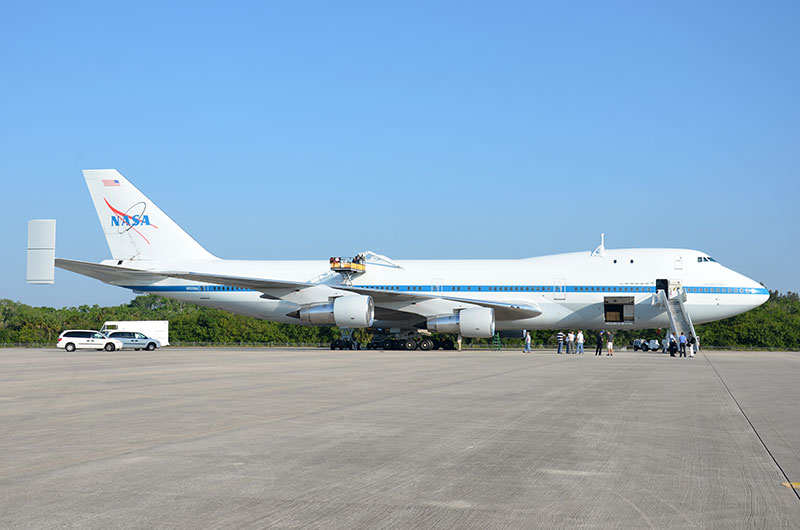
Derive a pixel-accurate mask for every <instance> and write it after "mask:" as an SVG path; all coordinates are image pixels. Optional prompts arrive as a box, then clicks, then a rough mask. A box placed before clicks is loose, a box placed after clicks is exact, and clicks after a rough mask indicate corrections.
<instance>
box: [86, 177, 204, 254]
mask: <svg viewBox="0 0 800 530" xmlns="http://www.w3.org/2000/svg"><path fill="white" fill-rule="evenodd" d="M83 176H84V177H85V178H86V185H87V186H88V187H89V193H90V194H91V196H92V201H93V202H94V207H95V209H96V210H97V217H98V218H99V219H100V226H102V227H103V233H104V234H105V235H106V241H108V248H109V249H110V250H111V256H112V257H113V258H114V259H117V260H166V259H170V260H179V259H214V255H212V254H211V253H210V252H208V251H207V250H206V249H204V248H203V247H202V246H200V244H199V243H198V242H197V241H195V240H194V239H192V237H191V236H190V235H189V234H187V233H186V232H184V230H183V229H182V228H181V227H180V226H178V225H177V224H176V223H175V221H173V220H172V219H170V218H169V217H167V215H166V214H165V213H164V212H162V211H161V209H160V208H159V207H158V206H156V205H155V204H154V203H153V202H152V201H151V200H150V199H148V198H147V197H145V195H144V194H143V193H142V192H140V191H139V190H138V189H136V187H135V186H134V185H133V184H131V183H130V182H129V181H128V179H126V178H125V177H123V176H122V175H121V174H120V173H119V171H117V170H115V169H85V170H84V171H83Z"/></svg>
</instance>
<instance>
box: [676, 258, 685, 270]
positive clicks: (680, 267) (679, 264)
mask: <svg viewBox="0 0 800 530" xmlns="http://www.w3.org/2000/svg"><path fill="white" fill-rule="evenodd" d="M675 270H676V271H682V270H683V256H675Z"/></svg>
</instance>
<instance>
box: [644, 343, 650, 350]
mask: <svg viewBox="0 0 800 530" xmlns="http://www.w3.org/2000/svg"><path fill="white" fill-rule="evenodd" d="M649 350H650V347H649V346H648V345H647V344H645V345H644V346H642V351H649Z"/></svg>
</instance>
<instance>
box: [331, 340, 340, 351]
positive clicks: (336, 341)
mask: <svg viewBox="0 0 800 530" xmlns="http://www.w3.org/2000/svg"><path fill="white" fill-rule="evenodd" d="M338 342H339V340H338V339H337V340H335V341H333V342H331V349H332V350H335V349H336V347H337V346H338V345H339V344H338Z"/></svg>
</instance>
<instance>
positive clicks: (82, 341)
mask: <svg viewBox="0 0 800 530" xmlns="http://www.w3.org/2000/svg"><path fill="white" fill-rule="evenodd" d="M56 346H57V347H59V348H64V349H65V350H67V351H68V352H73V351H75V350H76V349H78V348H81V349H88V350H105V351H114V350H121V349H122V342H120V341H119V340H117V339H109V338H108V337H106V336H105V335H103V334H102V333H100V332H99V331H93V330H91V329H68V330H67V331H64V332H63V333H61V335H59V336H58V342H57V343H56Z"/></svg>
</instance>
